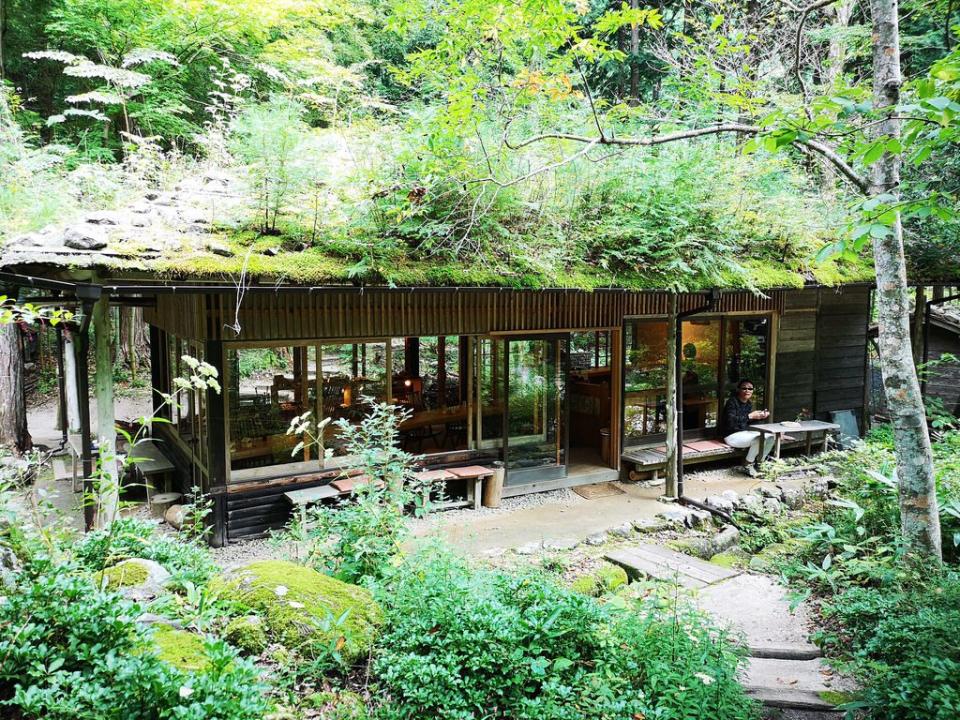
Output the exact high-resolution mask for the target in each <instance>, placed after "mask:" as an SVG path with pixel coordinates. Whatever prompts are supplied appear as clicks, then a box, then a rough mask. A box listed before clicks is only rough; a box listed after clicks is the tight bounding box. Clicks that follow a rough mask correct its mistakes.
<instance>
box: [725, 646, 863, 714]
mask: <svg viewBox="0 0 960 720" xmlns="http://www.w3.org/2000/svg"><path fill="white" fill-rule="evenodd" d="M743 686H744V688H746V690H747V692H748V693H749V694H750V696H751V697H753V698H755V699H757V700H759V701H760V702H762V703H763V704H764V705H767V706H768V707H778V708H786V709H793V710H833V709H834V707H835V706H834V705H833V703H831V702H828V701H827V700H824V699H823V697H821V693H835V692H845V691H848V690H849V687H850V686H849V684H848V683H847V682H845V678H842V677H841V676H838V675H835V674H834V673H833V671H832V670H830V669H829V668H828V667H827V666H826V665H824V664H823V662H821V661H820V660H776V659H772V658H750V660H749V662H748V664H747V672H746V676H745V677H744V679H743Z"/></svg>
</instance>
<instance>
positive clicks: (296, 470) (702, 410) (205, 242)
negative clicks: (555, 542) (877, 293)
mask: <svg viewBox="0 0 960 720" xmlns="http://www.w3.org/2000/svg"><path fill="white" fill-rule="evenodd" d="M244 198H245V196H244V193H243V189H242V183H240V184H239V186H237V184H236V183H234V182H232V181H231V180H230V179H229V178H226V177H224V176H222V175H221V174H218V173H213V174H208V175H206V176H202V177H199V176H198V177H197V178H192V179H187V180H184V181H183V182H181V183H179V184H178V185H177V187H176V188H175V189H174V190H172V191H161V192H153V193H150V194H149V196H148V197H146V198H145V199H144V200H143V201H141V202H138V203H135V204H133V205H131V206H130V207H129V208H126V209H124V210H121V211H117V212H107V213H91V214H89V215H88V216H87V217H86V219H85V220H81V221H79V222H77V223H75V224H73V225H65V226H58V227H53V228H48V229H45V230H43V231H40V232H38V233H31V234H29V235H26V236H23V237H21V238H16V239H14V240H13V241H12V242H10V243H8V245H7V246H6V247H5V248H4V250H3V255H2V257H0V282H2V283H3V284H4V285H5V286H6V287H7V288H11V289H17V288H19V289H20V290H30V291H31V292H32V293H34V301H36V302H43V303H46V304H54V305H61V306H63V307H69V308H72V309H73V310H74V311H75V312H76V313H77V316H76V318H75V321H74V322H72V323H71V324H70V326H71V328H70V329H71V332H62V329H63V326H60V327H59V329H58V332H61V334H62V335H63V338H64V341H65V347H66V348H68V350H67V355H68V356H69V357H70V358H71V359H75V360H76V362H75V363H66V365H65V367H71V366H75V368H76V370H75V373H74V374H75V377H73V375H70V373H68V375H70V378H72V379H74V380H75V381H76V382H75V384H76V386H77V388H78V393H77V394H78V395H79V398H81V399H84V400H85V399H86V398H88V397H89V395H90V388H89V387H88V378H89V374H88V367H89V366H90V364H91V358H90V355H91V349H90V347H89V344H90V338H91V337H92V338H93V339H94V340H95V346H96V347H95V351H96V352H95V354H96V356H97V358H98V359H99V360H100V361H99V362H97V363H96V368H97V383H96V384H97V396H98V399H101V400H102V401H101V402H99V403H98V407H99V409H100V410H99V414H98V418H97V419H96V422H91V419H90V413H89V406H88V403H87V402H85V401H84V402H80V406H81V407H80V413H79V414H80V415H81V425H82V428H81V432H80V433H79V434H78V437H79V438H80V442H79V445H80V448H79V453H80V454H81V455H82V458H83V465H84V471H85V474H86V475H85V476H89V474H90V472H91V470H92V468H93V464H94V448H93V441H94V436H96V437H97V438H98V439H99V441H100V444H101V446H106V447H112V443H113V442H114V439H113V438H114V419H113V417H112V412H111V410H112V406H113V402H112V381H111V378H112V367H111V366H110V363H109V356H110V346H109V337H110V335H111V329H110V322H109V308H110V307H111V306H116V305H134V306H139V307H143V308H144V317H145V320H146V322H147V323H148V324H149V326H150V354H151V361H152V362H151V366H152V373H153V377H152V384H153V387H154V388H155V389H156V390H157V393H156V394H155V404H156V406H157V407H159V406H160V405H161V404H162V395H161V393H164V392H168V391H170V390H171V387H172V386H171V383H172V378H175V377H177V376H178V375H180V374H181V372H182V370H183V366H182V363H183V360H182V357H183V356H185V355H189V356H193V357H197V358H200V359H202V360H204V361H206V362H207V363H210V364H211V365H213V366H214V367H215V368H216V369H217V371H218V373H219V376H220V381H221V384H222V392H221V393H219V394H218V393H216V392H214V391H212V390H211V391H207V392H205V393H197V392H192V393H188V394H187V395H186V398H185V400H184V401H183V402H181V403H180V406H179V407H177V408H173V409H171V408H169V407H165V408H163V409H162V410H161V414H163V415H165V416H166V419H167V420H168V421H169V422H168V423H162V424H161V423H157V424H155V425H154V426H153V433H154V436H155V437H154V440H155V443H154V445H155V447H156V448H157V449H158V454H159V453H162V454H163V456H164V457H166V458H167V459H168V461H169V462H170V463H172V464H173V465H174V466H175V468H176V472H175V473H174V474H175V478H174V482H175V484H176V485H177V488H176V489H179V490H186V489H187V488H189V487H191V486H193V485H197V486H200V487H201V488H202V489H203V490H204V491H205V492H207V493H210V495H211V496H212V497H213V498H214V499H215V511H214V513H213V525H214V533H213V535H212V541H213V542H214V543H215V544H222V543H224V542H228V541H231V540H236V539H240V538H245V537H251V536H255V535H260V534H263V533H264V532H266V531H267V530H269V529H271V528H277V527H280V526H282V525H283V524H284V523H285V522H286V521H287V519H288V518H289V516H290V512H291V505H290V502H289V500H288V498H287V496H286V495H285V493H289V492H291V491H293V490H296V489H298V488H302V489H309V488H312V487H319V486H321V485H324V484H326V483H330V482H331V481H332V480H335V479H337V478H338V476H339V475H340V474H341V473H342V472H343V471H344V470H345V469H349V468H350V466H351V458H350V457H348V456H346V454H345V449H344V447H343V442H342V440H341V439H340V438H339V437H338V434H337V432H336V430H335V429H334V428H332V427H330V426H328V428H327V429H326V431H325V436H324V439H323V440H324V445H325V447H326V448H327V449H328V450H329V451H331V452H332V457H330V458H323V457H318V453H317V451H316V450H315V449H314V448H305V449H298V448H297V443H298V442H299V440H300V439H301V438H297V437H291V436H289V435H287V434H286V431H287V428H288V426H289V423H290V419H291V418H293V417H295V416H297V415H301V414H302V413H304V412H307V411H310V412H312V413H313V415H314V416H315V417H317V418H334V419H339V420H344V421H347V422H357V421H358V420H359V419H360V418H361V417H362V416H363V413H364V404H363V402H364V401H363V398H373V399H375V400H380V401H388V402H391V403H393V404H395V405H398V406H401V407H403V408H405V409H406V410H407V411H408V412H409V414H410V417H409V419H408V420H406V421H405V422H404V423H403V424H402V426H401V428H400V430H401V442H402V444H403V446H404V448H406V449H407V450H409V451H410V452H413V453H416V454H418V455H422V456H423V457H424V460H423V462H424V464H425V466H427V467H430V468H447V467H456V466H464V465H476V464H483V465H488V464H490V463H494V462H502V463H503V464H504V467H505V489H504V494H505V495H507V496H510V495H519V494H523V493H532V492H539V491H543V490H548V489H553V488H561V487H570V486H574V485H580V484H589V483H596V482H599V481H604V480H610V479H615V478H618V477H624V476H629V475H630V473H631V472H633V473H634V475H636V474H637V473H639V474H641V475H646V474H647V473H653V472H657V471H658V470H659V469H662V467H663V465H664V463H665V457H664V454H663V453H662V452H660V450H662V449H663V445H664V442H665V439H666V427H665V422H666V407H667V403H668V402H669V398H670V397H672V396H671V391H672V390H673V389H674V388H677V387H681V388H682V391H681V392H680V397H679V400H678V401H677V407H678V409H679V410H681V411H682V415H683V423H682V431H683V443H684V447H683V462H684V463H685V464H688V463H694V462H698V461H703V460H709V459H716V457H717V455H718V452H716V451H715V449H716V447H717V445H718V444H717V443H715V442H714V443H709V442H708V441H710V440H711V439H713V438H715V437H717V436H718V435H719V434H720V430H719V429H718V427H717V424H718V415H719V411H720V408H721V407H722V405H723V403H724V401H725V399H726V397H727V396H728V395H729V394H730V393H731V391H732V390H733V388H734V387H735V385H736V383H737V382H738V381H739V380H740V379H741V378H749V379H750V380H752V381H753V383H754V386H755V387H756V394H755V399H754V403H755V405H756V406H757V407H758V408H759V407H766V408H768V409H769V410H770V411H771V413H772V417H773V419H775V420H793V419H796V418H797V417H798V416H806V417H815V418H826V416H827V414H828V413H829V412H831V411H836V410H851V411H853V412H854V413H855V415H856V416H857V417H860V416H862V413H863V408H864V406H865V401H864V396H865V393H866V387H865V374H866V359H867V354H866V349H867V342H866V333H867V323H868V319H869V316H870V303H871V293H870V287H871V280H872V270H871V269H870V268H869V265H868V264H865V265H863V266H860V265H854V266H851V267H845V266H844V267H840V266H839V265H833V266H831V267H830V268H829V269H828V271H827V273H826V276H827V277H828V279H825V280H824V281H823V284H822V285H821V284H819V283H818V281H817V280H816V278H817V277H818V275H817V269H816V268H814V269H796V268H794V269H793V270H789V269H785V268H784V269H781V271H779V274H777V275H776V277H777V280H776V282H784V283H786V282H787V281H789V284H792V285H793V286H794V287H793V288H784V287H776V286H773V287H771V286H770V284H771V283H770V282H764V281H762V280H759V279H758V280H756V281H754V282H752V284H754V285H758V286H760V287H762V288H763V292H759V291H757V292H747V291H744V290H739V289H734V288H720V289H717V290H714V291H709V292H697V293H681V294H679V295H677V294H672V293H670V292H667V291H665V290H657V289H651V290H638V289H630V288H628V287H624V286H622V284H621V281H620V279H618V278H617V277H615V276H613V275H604V274H602V273H601V272H600V271H599V270H598V271H597V273H596V274H595V275H593V276H590V278H589V279H588V280H589V282H590V283H593V284H592V285H591V287H592V288H593V289H586V290H584V289H572V288H566V289H565V288H547V289H532V288H531V289H516V288H508V287H491V285H494V284H497V283H500V282H502V283H505V284H522V283H527V284H529V285H534V284H541V285H546V284H549V282H547V281H544V280H543V279H541V280H536V282H528V281H527V280H522V279H520V277H519V274H518V273H512V274H511V273H508V274H506V275H504V276H497V275H490V274H489V273H488V274H486V275H482V277H483V278H487V279H486V280H484V281H482V282H480V281H477V282H476V283H475V284H476V285H485V286H477V287H452V286H448V285H451V284H452V283H451V281H450V277H449V276H444V277H441V276H439V275H438V276H433V275H431V274H430V270H431V269H430V268H429V267H423V268H421V270H422V274H421V275H420V276H418V277H422V278H425V280H421V281H418V282H413V281H410V282H407V283H398V284H407V285H419V286H413V287H409V286H408V287H386V285H387V283H386V282H381V283H379V284H377V285H370V284H368V285H366V286H359V285H358V284H357V283H356V282H350V281H349V279H348V276H349V273H348V272H347V271H346V270H345V269H344V268H346V267H347V266H348V265H347V263H346V262H345V261H344V260H343V259H342V258H338V257H334V256H332V255H325V254H324V251H323V249H322V248H317V247H314V248H306V249H305V250H303V252H302V253H301V252H290V251H282V250H278V249H277V248H274V247H273V246H270V247H259V246H257V247H258V249H256V250H255V249H254V246H252V245H251V246H247V247H245V248H243V247H240V246H236V247H233V248H231V247H229V246H228V245H226V244H225V243H224V242H223V237H224V236H223V235H222V234H218V232H219V230H218V229H217V228H216V227H215V225H214V223H213V221H212V220H211V218H218V217H220V218H222V217H225V216H229V213H230V212H231V211H230V208H234V209H235V211H236V217H242V213H243V212H245V210H244V209H243V208H245V207H246V206H245V205H244V202H245V200H244ZM274 256H275V257H274ZM349 262H350V263H352V262H355V261H354V260H350V261H349ZM841 271H842V272H841ZM291 273H293V274H297V273H300V275H299V276H298V277H296V279H291ZM771 277H772V276H771ZM307 278H309V280H308V279H307ZM430 278H435V280H431V279H430ZM627 280H629V281H630V282H631V283H634V284H633V286H632V287H634V288H636V287H654V288H656V282H657V281H656V278H646V279H644V278H632V279H630V278H627ZM640 280H642V282H640ZM581 282H585V281H583V280H581ZM671 310H672V311H673V314H672V313H671ZM685 313H690V314H689V315H687V316H686V317H685V318H684V319H683V320H682V321H677V320H676V318H678V317H681V316H683V315H684V314H685ZM675 322H679V323H680V335H681V337H680V343H679V353H678V354H679V355H680V356H681V357H680V366H679V371H671V370H670V369H669V368H668V367H667V358H668V354H669V353H668V347H667V342H668V340H667V339H668V337H669V336H670V333H669V329H670V327H671V326H672V324H673V323H675ZM91 324H92V327H93V329H94V332H93V333H92V334H88V333H87V329H88V326H90V325H91ZM672 347H676V346H675V345H673V344H671V348H672ZM74 355H75V358H74ZM671 367H676V365H672V366H671ZM678 373H679V376H678V378H677V379H678V382H675V383H671V382H670V381H669V378H672V377H675V376H677V375H678ZM705 447H709V448H711V449H713V450H705V449H704V448H705ZM294 450H296V452H294ZM728 450H729V452H730V453H733V451H732V449H728ZM719 454H721V455H722V454H724V453H723V452H720V453H719ZM154 459H155V460H160V459H162V458H154ZM160 464H161V463H159V462H158V463H156V465H157V466H159V465H160Z"/></svg>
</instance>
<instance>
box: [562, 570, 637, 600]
mask: <svg viewBox="0 0 960 720" xmlns="http://www.w3.org/2000/svg"><path fill="white" fill-rule="evenodd" d="M627 582H628V578H627V571H626V570H624V569H623V568H622V567H620V566H619V565H613V564H610V563H604V565H603V566H602V567H600V568H599V569H598V570H596V571H595V572H592V573H587V574H586V575H581V576H580V577H577V578H575V579H574V580H573V582H571V583H570V589H571V590H573V591H574V592H576V593H580V594H581V595H588V596H590V597H599V596H601V595H604V594H605V593H611V592H615V591H616V590H619V589H620V588H621V587H623V586H624V585H626V584H627Z"/></svg>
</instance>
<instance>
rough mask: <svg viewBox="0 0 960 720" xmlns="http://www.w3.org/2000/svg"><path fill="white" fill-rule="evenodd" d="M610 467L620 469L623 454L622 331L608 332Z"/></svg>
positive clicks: (618, 329)
mask: <svg viewBox="0 0 960 720" xmlns="http://www.w3.org/2000/svg"><path fill="white" fill-rule="evenodd" d="M608 349H609V352H610V425H609V427H610V467H612V468H614V469H615V470H619V469H620V454H621V453H622V452H623V446H622V442H621V441H622V438H623V424H622V422H621V421H622V418H623V381H624V378H623V330H622V329H621V328H617V329H616V330H611V331H610V346H609V348H608Z"/></svg>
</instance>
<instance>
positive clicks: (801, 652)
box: [747, 643, 821, 660]
mask: <svg viewBox="0 0 960 720" xmlns="http://www.w3.org/2000/svg"><path fill="white" fill-rule="evenodd" d="M747 650H748V651H749V653H750V657H754V658H769V659H771V660H815V659H817V658H818V657H820V656H821V653H820V648H818V647H817V646H816V645H814V644H812V643H793V644H784V645H773V644H770V645H749V646H748V648H747Z"/></svg>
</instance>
